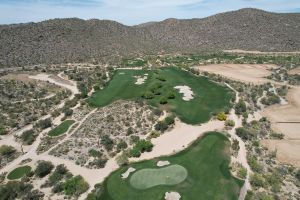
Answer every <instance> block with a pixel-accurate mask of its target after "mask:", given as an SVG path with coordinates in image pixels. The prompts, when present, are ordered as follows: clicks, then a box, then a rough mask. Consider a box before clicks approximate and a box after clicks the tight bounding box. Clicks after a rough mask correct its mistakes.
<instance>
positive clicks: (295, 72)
mask: <svg viewBox="0 0 300 200" xmlns="http://www.w3.org/2000/svg"><path fill="white" fill-rule="evenodd" d="M288 74H298V75H300V67H297V68H295V69H292V70H290V71H288Z"/></svg>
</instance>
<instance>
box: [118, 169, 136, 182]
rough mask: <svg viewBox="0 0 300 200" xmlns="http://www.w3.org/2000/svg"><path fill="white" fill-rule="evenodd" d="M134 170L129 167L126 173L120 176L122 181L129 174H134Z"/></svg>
mask: <svg viewBox="0 0 300 200" xmlns="http://www.w3.org/2000/svg"><path fill="white" fill-rule="evenodd" d="M135 170H136V169H135V168H133V167H129V168H128V169H127V171H126V172H125V173H123V174H122V175H121V176H122V179H126V178H128V176H129V175H130V173H132V172H134V171H135Z"/></svg>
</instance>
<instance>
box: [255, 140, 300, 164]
mask: <svg viewBox="0 0 300 200" xmlns="http://www.w3.org/2000/svg"><path fill="white" fill-rule="evenodd" d="M261 143H262V145H264V146H266V147H267V148H268V150H270V151H277V153H276V158H277V159H278V161H279V162H281V163H286V164H292V165H294V166H297V167H300V155H299V152H300V140H263V141H261Z"/></svg>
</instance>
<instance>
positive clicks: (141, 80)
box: [134, 74, 148, 85]
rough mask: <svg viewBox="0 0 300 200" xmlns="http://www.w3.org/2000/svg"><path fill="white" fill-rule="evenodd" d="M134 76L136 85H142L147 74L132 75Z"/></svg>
mask: <svg viewBox="0 0 300 200" xmlns="http://www.w3.org/2000/svg"><path fill="white" fill-rule="evenodd" d="M134 78H136V79H137V80H136V82H135V84H136V85H142V84H144V83H145V81H146V80H147V78H148V74H144V76H143V77H142V76H134Z"/></svg>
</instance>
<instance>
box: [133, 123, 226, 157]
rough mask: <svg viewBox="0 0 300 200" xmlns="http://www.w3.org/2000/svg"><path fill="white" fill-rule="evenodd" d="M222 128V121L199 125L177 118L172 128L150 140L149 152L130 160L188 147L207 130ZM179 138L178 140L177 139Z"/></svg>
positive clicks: (172, 152)
mask: <svg viewBox="0 0 300 200" xmlns="http://www.w3.org/2000/svg"><path fill="white" fill-rule="evenodd" d="M222 128H224V122H221V121H216V120H211V121H209V122H207V123H204V124H202V125H201V126H193V125H189V124H185V123H183V122H181V121H179V120H178V119H176V121H175V126H174V128H173V129H172V130H170V131H168V132H166V133H164V134H163V135H161V136H160V137H158V138H153V139H152V140H151V141H152V143H153V144H154V147H153V149H152V151H151V152H145V153H143V154H142V155H141V156H140V157H139V158H131V159H130V160H131V161H140V160H146V159H152V158H155V157H159V156H162V155H170V154H174V153H176V152H179V151H182V150H183V149H185V148H186V147H188V146H189V145H190V144H191V143H192V142H194V141H195V140H196V139H197V138H199V137H201V136H202V135H203V134H204V133H205V132H207V131H215V130H221V129H222ZM178 138H180V140H179V139H178Z"/></svg>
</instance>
